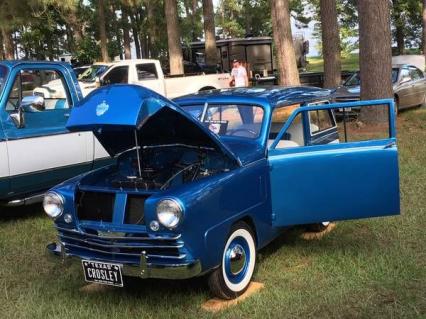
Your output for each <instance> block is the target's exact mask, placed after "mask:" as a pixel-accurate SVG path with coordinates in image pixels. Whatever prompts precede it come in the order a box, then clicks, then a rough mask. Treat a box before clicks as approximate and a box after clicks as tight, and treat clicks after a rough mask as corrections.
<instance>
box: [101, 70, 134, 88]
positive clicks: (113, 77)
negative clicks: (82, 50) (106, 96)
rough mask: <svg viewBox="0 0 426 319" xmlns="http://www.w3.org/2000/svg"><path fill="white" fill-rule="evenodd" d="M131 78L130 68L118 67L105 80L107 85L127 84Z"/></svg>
mask: <svg viewBox="0 0 426 319" xmlns="http://www.w3.org/2000/svg"><path fill="white" fill-rule="evenodd" d="M128 78H129V67H128V66H117V67H115V68H113V69H112V70H111V71H109V72H108V74H106V75H105V76H104V78H103V82H104V83H105V84H116V83H127V82H128Z"/></svg>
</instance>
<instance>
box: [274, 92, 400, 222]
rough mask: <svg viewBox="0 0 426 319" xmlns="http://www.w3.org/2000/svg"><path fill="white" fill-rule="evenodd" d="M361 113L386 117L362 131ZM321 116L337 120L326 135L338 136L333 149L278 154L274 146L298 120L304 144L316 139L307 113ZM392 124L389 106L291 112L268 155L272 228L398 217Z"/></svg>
mask: <svg viewBox="0 0 426 319" xmlns="http://www.w3.org/2000/svg"><path fill="white" fill-rule="evenodd" d="M366 107H368V109H367V110H368V111H367V112H369V113H368V114H373V115H374V114H377V113H375V112H386V116H387V118H388V121H386V123H378V124H377V125H373V126H369V125H365V126H363V125H364V124H360V120H359V119H360V114H361V113H362V112H363V110H364V108H366ZM354 108H355V110H356V113H355V115H354V114H353V110H354ZM379 109H380V110H379ZM321 110H323V111H324V110H325V111H327V112H329V111H328V110H333V113H331V114H333V116H334V114H335V115H336V116H335V117H334V122H333V125H334V127H333V128H326V130H330V129H334V130H335V131H337V132H338V136H339V140H338V143H336V141H334V142H332V143H328V142H324V144H319V145H317V144H316V145H312V144H310V143H309V142H307V143H305V144H304V145H300V146H298V147H291V148H288V147H287V148H285V147H284V148H279V145H280V143H279V142H280V141H281V140H282V139H285V136H288V135H289V134H288V130H289V129H290V128H291V125H292V122H293V121H294V120H295V119H296V118H300V117H301V118H302V119H303V122H304V127H305V129H304V137H305V141H309V140H311V139H312V136H315V135H316V134H321V127H319V128H318V127H317V128H316V129H315V132H312V131H311V130H312V129H310V128H309V126H311V127H312V123H311V124H309V121H310V119H311V118H312V112H319V111H321ZM346 110H348V113H347V112H346ZM349 110H350V112H351V113H349ZM335 111H336V112H335ZM382 114H383V113H382ZM362 115H363V116H364V115H365V113H363V114H362ZM394 120H395V118H394V104H393V101H392V100H376V101H362V102H353V103H340V104H329V105H315V106H304V107H300V108H298V109H296V110H295V111H294V112H293V114H292V115H291V116H290V118H289V119H288V121H287V122H286V123H285V124H284V126H283V128H282V129H281V131H280V132H279V134H278V136H277V137H276V139H275V141H274V143H273V144H272V145H271V146H270V148H269V150H268V160H269V165H270V187H271V201H272V224H273V225H274V226H287V225H297V224H310V223H319V222H323V221H336V220H345V219H356V218H366V217H376V216H385V215H395V214H399V212H400V202H399V170H398V150H397V145H396V131H395V123H394ZM374 130H376V131H377V132H374ZM286 133H287V134H286ZM327 143H328V144H327Z"/></svg>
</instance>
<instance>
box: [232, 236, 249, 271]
mask: <svg viewBox="0 0 426 319" xmlns="http://www.w3.org/2000/svg"><path fill="white" fill-rule="evenodd" d="M245 263H246V252H245V250H244V248H243V247H242V246H241V245H238V244H237V245H235V246H234V247H232V249H231V253H230V268H231V273H232V274H233V275H238V274H239V273H240V272H241V271H242V270H243V269H244V265H245Z"/></svg>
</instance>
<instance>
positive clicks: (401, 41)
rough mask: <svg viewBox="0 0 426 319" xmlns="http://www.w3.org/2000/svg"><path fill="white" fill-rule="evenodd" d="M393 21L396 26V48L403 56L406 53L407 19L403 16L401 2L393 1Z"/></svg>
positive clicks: (398, 0)
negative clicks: (405, 29)
mask: <svg viewBox="0 0 426 319" xmlns="http://www.w3.org/2000/svg"><path fill="white" fill-rule="evenodd" d="M392 6H393V10H392V19H393V22H394V25H395V40H396V46H397V50H398V54H399V55H402V54H404V53H405V32H404V27H405V21H404V20H405V19H404V16H403V14H402V11H403V10H402V8H401V7H400V6H401V3H400V0H393V1H392Z"/></svg>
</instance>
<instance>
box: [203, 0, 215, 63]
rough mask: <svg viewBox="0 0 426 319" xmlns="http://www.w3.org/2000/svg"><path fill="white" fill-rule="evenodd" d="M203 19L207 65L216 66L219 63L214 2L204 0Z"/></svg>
mask: <svg viewBox="0 0 426 319" xmlns="http://www.w3.org/2000/svg"><path fill="white" fill-rule="evenodd" d="M203 18H204V34H205V50H206V63H207V64H208V65H216V64H217V63H218V56H217V48H216V34H215V25H214V9H213V1H212V0H203Z"/></svg>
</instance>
